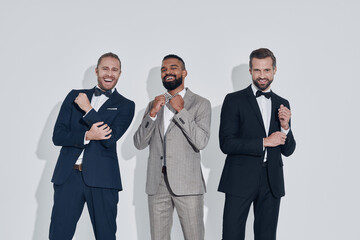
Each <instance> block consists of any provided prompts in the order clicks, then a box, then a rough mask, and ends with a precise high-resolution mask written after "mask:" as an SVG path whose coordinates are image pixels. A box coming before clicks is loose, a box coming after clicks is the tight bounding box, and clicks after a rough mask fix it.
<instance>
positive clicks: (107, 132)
mask: <svg viewBox="0 0 360 240" xmlns="http://www.w3.org/2000/svg"><path fill="white" fill-rule="evenodd" d="M111 132H112V129H111V128H109V129H107V130H106V131H104V135H108V134H110V133H111Z"/></svg>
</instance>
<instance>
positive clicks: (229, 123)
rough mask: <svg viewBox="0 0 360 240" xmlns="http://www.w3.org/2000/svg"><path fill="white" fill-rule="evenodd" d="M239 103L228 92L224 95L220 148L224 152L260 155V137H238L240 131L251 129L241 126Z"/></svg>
mask: <svg viewBox="0 0 360 240" xmlns="http://www.w3.org/2000/svg"><path fill="white" fill-rule="evenodd" d="M239 104H241V103H240V101H239V99H231V96H230V95H229V94H228V95H227V96H226V97H225V100H224V103H223V105H222V108H221V116H220V130H219V141H220V149H221V151H222V152H223V153H225V154H234V155H236V154H243V155H252V156H262V154H263V138H262V137H256V138H246V137H240V136H241V135H243V134H242V133H241V131H244V130H246V131H251V129H243V128H241V125H240V124H241V116H240V114H241V113H240V109H239V107H240V106H239ZM243 117H244V116H243Z"/></svg>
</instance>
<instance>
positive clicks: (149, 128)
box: [134, 55, 211, 240]
mask: <svg viewBox="0 0 360 240" xmlns="http://www.w3.org/2000/svg"><path fill="white" fill-rule="evenodd" d="M186 76H187V71H186V68H185V63H184V61H183V60H182V59H181V58H180V57H179V56H176V55H167V56H165V57H164V59H163V61H162V65H161V78H162V82H163V85H164V87H165V88H166V89H167V92H166V93H165V94H163V95H159V96H157V97H155V99H154V100H153V101H151V102H150V103H149V105H148V107H147V109H146V111H145V114H144V118H143V121H142V122H141V125H140V126H139V128H138V130H137V131H136V133H135V135H134V144H135V146H136V148H137V149H144V148H146V147H147V146H148V145H149V146H150V149H149V152H150V153H149V158H148V166H147V181H146V193H147V194H148V204H149V215H150V228H151V239H152V240H168V239H170V232H171V227H172V217H173V216H172V215H173V212H174V208H176V211H177V213H178V215H179V219H180V223H181V227H182V230H183V234H184V238H185V239H186V240H203V239H204V222H203V207H204V195H203V194H204V193H205V191H206V189H205V182H204V178H203V175H202V172H201V165H200V150H202V149H204V148H205V146H206V145H207V143H208V140H209V137H210V122H211V105H210V102H209V100H207V99H205V98H203V97H200V96H199V95H197V94H195V93H193V92H191V91H190V90H189V89H188V88H185V87H184V79H185V77H186Z"/></svg>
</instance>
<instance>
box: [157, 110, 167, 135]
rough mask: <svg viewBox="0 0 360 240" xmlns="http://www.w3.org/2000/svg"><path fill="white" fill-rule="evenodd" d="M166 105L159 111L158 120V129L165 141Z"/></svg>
mask: <svg viewBox="0 0 360 240" xmlns="http://www.w3.org/2000/svg"><path fill="white" fill-rule="evenodd" d="M164 107H165V106H163V107H162V108H161V109H160V111H159V112H158V113H157V118H158V119H157V121H158V123H157V124H158V128H159V129H158V130H159V133H160V138H161V140H162V141H163V142H164Z"/></svg>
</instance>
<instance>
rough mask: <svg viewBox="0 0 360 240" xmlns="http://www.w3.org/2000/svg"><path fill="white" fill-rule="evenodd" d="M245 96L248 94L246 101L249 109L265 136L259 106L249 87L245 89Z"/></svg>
mask: <svg viewBox="0 0 360 240" xmlns="http://www.w3.org/2000/svg"><path fill="white" fill-rule="evenodd" d="M247 94H248V100H249V103H250V106H251V109H252V110H253V111H254V113H255V116H256V118H257V119H258V121H259V123H260V125H261V126H262V128H263V130H264V133H265V135H266V131H265V126H264V120H263V118H262V116H261V112H260V108H259V105H258V103H257V101H256V98H255V96H254V93H253V91H252V88H251V85H250V86H249V87H248V88H247Z"/></svg>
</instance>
